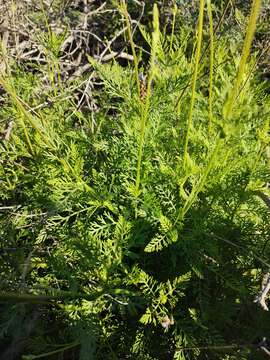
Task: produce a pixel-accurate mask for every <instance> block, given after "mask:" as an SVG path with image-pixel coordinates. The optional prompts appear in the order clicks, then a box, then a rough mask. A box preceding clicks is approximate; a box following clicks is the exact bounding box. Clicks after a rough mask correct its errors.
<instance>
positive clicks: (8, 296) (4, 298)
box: [0, 290, 104, 303]
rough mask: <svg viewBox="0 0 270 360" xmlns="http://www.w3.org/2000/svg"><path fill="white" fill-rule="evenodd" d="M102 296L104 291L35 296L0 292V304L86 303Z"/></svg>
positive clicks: (56, 291) (66, 292)
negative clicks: (76, 300)
mask: <svg viewBox="0 0 270 360" xmlns="http://www.w3.org/2000/svg"><path fill="white" fill-rule="evenodd" d="M103 294H104V291H97V292H95V293H93V294H91V295H89V294H79V293H74V292H69V291H59V290H55V291H54V294H53V295H43V294H41V295H36V294H22V293H14V292H3V291H2V292H0V303H3V302H9V303H12V302H13V303H21V302H23V303H43V302H45V303H46V302H50V301H60V300H75V299H85V300H88V301H95V300H96V299H97V298H98V297H100V296H101V295H103Z"/></svg>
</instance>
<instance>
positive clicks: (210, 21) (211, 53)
mask: <svg viewBox="0 0 270 360" xmlns="http://www.w3.org/2000/svg"><path fill="white" fill-rule="evenodd" d="M207 12H208V18H209V33H210V66H209V124H208V129H209V132H210V131H211V128H212V120H213V74H214V30H213V16H212V8H211V0H207Z"/></svg>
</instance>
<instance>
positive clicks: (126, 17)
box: [121, 0, 140, 97]
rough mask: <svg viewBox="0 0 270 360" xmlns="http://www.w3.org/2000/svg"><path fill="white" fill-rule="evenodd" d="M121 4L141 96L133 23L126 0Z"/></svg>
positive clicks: (122, 0)
mask: <svg viewBox="0 0 270 360" xmlns="http://www.w3.org/2000/svg"><path fill="white" fill-rule="evenodd" d="M121 4H122V11H123V15H124V17H125V20H126V24H127V31H128V37H129V42H130V46H131V51H132V55H133V59H134V67H135V77H136V84H137V91H138V96H139V97H140V79H139V62H138V58H137V54H136V51H135V45H134V41H133V36H132V31H131V24H130V20H129V15H128V10H127V4H126V2H125V0H121Z"/></svg>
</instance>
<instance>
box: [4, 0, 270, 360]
mask: <svg viewBox="0 0 270 360" xmlns="http://www.w3.org/2000/svg"><path fill="white" fill-rule="evenodd" d="M255 3H256V2H254V4H255ZM257 3H258V2H257ZM200 4H201V7H200V21H199V24H198V32H197V35H198V36H197V40H198V41H197V43H196V39H194V46H193V47H194V48H193V50H192V55H191V57H190V51H189V50H190V49H188V47H189V45H190V40H189V39H190V34H191V31H192V29H190V30H188V29H186V28H184V29H182V31H178V32H177V33H173V34H167V35H166V34H164V33H163V32H162V31H161V30H160V28H159V21H158V9H157V7H156V6H155V7H154V10H153V16H154V22H153V26H152V28H153V32H152V34H150V33H149V32H148V31H147V29H145V28H144V27H143V26H140V32H141V35H142V37H143V38H144V39H145V41H146V42H147V43H148V46H149V47H150V48H151V56H150V60H149V66H148V68H147V66H146V65H145V66H144V68H143V67H142V68H140V64H141V56H142V55H141V54H140V53H138V52H137V53H136V49H135V47H133V56H134V57H136V56H138V59H137V69H136V67H135V70H134V68H133V67H132V66H128V67H121V66H120V65H119V64H118V63H117V62H116V61H112V62H111V63H109V64H101V63H100V62H99V61H98V60H95V59H94V58H93V57H90V56H89V58H88V60H89V64H90V65H91V69H92V73H91V78H92V81H93V86H92V87H91V92H92V93H91V96H92V98H93V101H94V103H95V104H98V105H99V106H98V109H96V111H92V112H88V113H87V112H84V111H80V110H78V108H77V106H76V104H75V103H74V101H73V97H72V96H70V92H71V89H73V88H74V87H75V88H76V86H78V83H79V82H80V81H82V80H84V79H81V78H80V79H75V80H74V79H73V80H72V81H71V82H70V83H68V86H67V85H66V83H64V82H63V81H62V80H61V77H60V76H57V57H58V52H57V51H56V50H55V47H53V48H51V49H48V54H47V56H48V59H49V60H48V62H49V64H50V66H47V65H44V69H43V71H47V75H48V78H49V79H50V80H49V81H50V84H51V86H50V87H48V88H44V85H43V79H42V78H41V76H40V72H39V71H37V72H27V71H25V70H24V68H23V67H20V66H19V65H16V64H10V65H9V66H8V71H7V72H6V74H3V75H1V77H0V84H1V87H2V89H1V91H3V97H4V103H3V106H2V107H1V109H0V114H1V119H2V120H1V126H2V140H1V143H0V148H1V160H0V165H1V170H0V171H1V175H0V177H1V182H0V185H1V187H0V196H1V207H0V224H1V227H0V233H1V248H0V256H1V263H0V279H1V280H0V281H1V289H0V302H1V307H0V309H1V327H0V331H1V332H0V339H1V348H2V354H4V356H5V359H8V358H10V359H11V358H16V357H20V356H21V358H22V359H28V360H30V359H38V358H42V357H43V358H48V359H77V358H80V359H82V360H83V359H142V360H146V359H149V360H150V359H152V360H154V359H178V360H184V359H209V358H210V359H224V360H225V359H236V358H237V359H250V358H251V357H250V356H252V358H255V357H256V356H259V355H260V353H259V352H256V351H253V350H252V349H253V347H254V348H256V346H255V345H254V344H256V341H257V340H258V339H261V338H262V337H264V336H266V334H267V331H268V322H269V315H268V313H266V312H263V310H262V309H260V308H259V306H258V305H257V304H254V302H253V300H254V298H255V296H256V295H257V294H258V292H259V291H260V283H261V279H262V276H263V274H265V273H266V272H267V271H268V269H269V264H268V260H267V259H268V258H269V255H270V253H269V251H270V250H269V245H268V240H269V209H268V207H267V204H266V203H265V202H264V201H263V200H262V196H260V195H262V194H264V195H265V196H267V195H268V193H269V190H268V184H269V182H270V179H269V156H270V155H269V146H268V142H269V136H268V130H269V129H268V128H269V104H270V101H269V96H268V95H267V93H266V91H265V89H264V85H263V84H262V83H260V82H259V81H258V80H257V79H256V76H253V73H252V71H253V69H254V63H255V62H256V54H255V55H252V56H250V57H249V59H248V54H249V52H250V40H251V39H252V37H253V32H254V21H256V14H255V11H253V12H252V14H253V17H252V16H251V22H250V24H251V25H250V26H251V27H248V35H247V37H246V42H245V46H244V51H243V54H242V56H241V51H239V48H240V44H241V45H242V44H243V41H244V36H243V38H242V39H241V41H240V43H239V44H238V43H236V42H235V41H234V40H230V38H227V37H226V36H225V35H224V36H223V37H222V39H219V41H215V34H214V33H213V24H212V21H213V20H212V18H211V14H212V13H211V2H210V1H207V8H205V9H204V7H205V4H204V1H202V0H201V2H200ZM255 5H256V4H255ZM175 6H176V5H175ZM174 9H175V8H174ZM126 10H127V9H126V8H125V4H124V2H122V4H121V5H119V11H120V12H122V14H123V16H124V15H125V21H126V24H127V27H128V26H129V25H130V24H129V17H128V13H125V11H126ZM203 14H204V19H203ZM207 14H208V16H209V17H210V23H209V21H208V18H207ZM209 24H210V27H209V26H208V25H209ZM252 26H253V28H252ZM209 29H210V32H209ZM172 30H173V31H174V26H173V27H172ZM249 31H250V32H249ZM49 35H50V38H51V41H56V40H59V38H57V35H56V34H54V33H53V32H49ZM206 38H210V39H211V45H210V49H208V50H207V52H203V53H201V52H200V46H201V45H202V46H203V48H205V46H206V42H207V41H206V40H205V39H206ZM60 40H61V39H60ZM129 41H131V42H132V32H131V31H130V32H129ZM248 41H249V43H248ZM201 42H202V44H201ZM53 49H54V50H55V51H53ZM209 60H211V61H209ZM247 60H248V61H247ZM209 63H210V64H211V66H210V70H209ZM135 64H136V61H135ZM45 67H46V70H45ZM138 72H143V73H144V75H147V79H146V84H145V86H146V93H145V96H142V94H139V86H138V83H137V82H138V81H139V80H140V77H139V75H140V74H139V73H138ZM209 74H210V76H209ZM237 74H238V75H237ZM87 79H88V78H86V79H85V80H87ZM235 79H236V80H235ZM209 80H210V83H209ZM44 104H45V105H44ZM18 324H20V326H18ZM237 344H238V345H239V347H237V346H234V345H237ZM243 344H248V345H247V346H246V347H244V346H243V348H241V346H240V345H243ZM252 344H253V345H252ZM229 345H232V348H222V346H229ZM219 346H220V347H221V350H218V349H217V348H218V347H219ZM215 347H216V348H215ZM239 349H240V350H239Z"/></svg>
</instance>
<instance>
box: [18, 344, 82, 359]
mask: <svg viewBox="0 0 270 360" xmlns="http://www.w3.org/2000/svg"><path fill="white" fill-rule="evenodd" d="M79 345H80V342H79V341H74V342H73V343H71V344H69V345H66V346H63V347H61V348H60V349H57V350H53V351H50V352H47V353H43V354H40V355H32V354H31V355H24V356H23V357H22V359H23V360H24V359H25V360H27V359H31V360H34V359H41V358H48V357H50V356H52V355H55V354H59V353H63V352H64V351H66V350H69V349H72V348H74V347H76V346H79Z"/></svg>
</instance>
